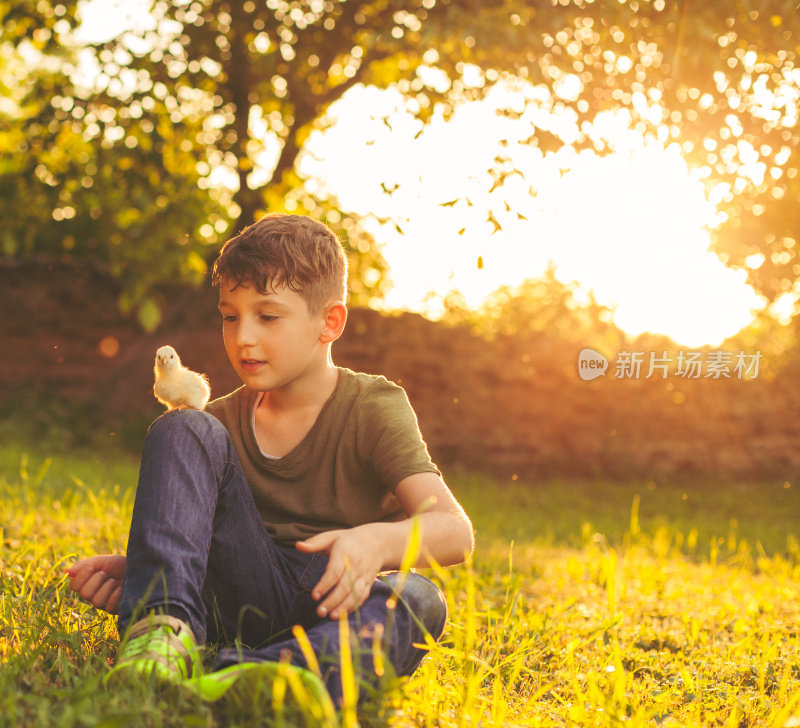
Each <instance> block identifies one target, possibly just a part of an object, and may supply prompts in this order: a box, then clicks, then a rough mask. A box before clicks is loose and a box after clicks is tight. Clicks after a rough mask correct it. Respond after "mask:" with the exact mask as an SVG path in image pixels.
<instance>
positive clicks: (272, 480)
mask: <svg viewBox="0 0 800 728" xmlns="http://www.w3.org/2000/svg"><path fill="white" fill-rule="evenodd" d="M338 372H339V379H338V382H337V384H336V388H335V390H334V392H333V394H332V395H331V396H330V397H329V399H328V401H327V402H326V403H325V404H324V406H323V407H322V410H321V411H320V413H319V416H318V417H317V420H316V422H315V423H314V425H313V426H312V427H311V430H309V432H308V434H307V435H306V436H305V438H304V439H303V440H302V441H301V442H300V444H299V445H297V447H295V448H294V449H293V450H292V451H291V452H289V453H288V454H287V455H285V456H284V457H280V458H274V457H269V456H268V454H267V455H265V454H264V453H263V452H262V451H261V448H260V447H259V445H258V442H257V441H256V436H255V430H254V421H255V418H254V414H255V406H256V404H257V403H258V402H259V400H260V398H261V395H262V393H261V392H258V391H255V390H251V389H247V388H246V387H240V388H239V389H237V390H236V391H234V392H231V393H230V394H228V395H226V396H225V397H221V398H220V399H216V400H214V401H213V402H211V403H209V404H208V406H207V407H206V411H207V412H209V413H210V414H212V415H214V416H215V417H216V418H217V419H218V420H220V422H222V424H223V425H225V427H226V428H227V430H228V432H229V433H230V435H231V439H232V440H233V446H234V448H235V450H236V454H237V455H238V456H239V460H240V462H241V464H242V469H243V470H244V476H245V478H246V479H247V482H248V484H249V485H250V490H251V491H252V492H253V497H254V499H255V502H256V506H257V507H258V510H259V512H260V514H261V517H262V519H263V520H264V524H265V525H266V527H267V530H268V531H269V533H270V534H271V535H272V537H273V538H274V539H275V540H276V541H277V542H279V543H287V544H292V543H294V542H295V541H299V540H302V539H305V538H308V537H309V536H313V535H314V534H316V533H320V532H322V531H329V530H332V529H335V528H351V527H353V526H358V525H361V524H363V523H372V522H375V521H392V520H398V519H400V518H403V517H405V514H404V513H403V512H402V510H401V509H400V504H399V502H398V501H397V498H396V497H395V496H394V489H395V487H396V486H397V484H398V483H399V482H400V481H401V480H403V479H404V478H407V477H408V476H410V475H414V474H416V473H423V472H433V473H438V472H439V471H438V470H437V468H436V466H435V465H434V464H433V462H432V461H431V458H430V455H429V454H428V449H427V447H426V445H425V442H424V440H423V439H422V436H421V434H420V431H419V426H418V425H417V418H416V415H415V414H414V410H413V409H412V408H411V404H410V403H409V401H408V397H407V396H406V393H405V391H404V390H403V389H402V388H401V387H399V386H398V385H396V384H393V383H392V382H390V381H388V380H387V379H385V378H384V377H381V376H374V375H371V374H360V373H356V372H353V371H351V370H349V369H344V368H342V367H339V368H338Z"/></svg>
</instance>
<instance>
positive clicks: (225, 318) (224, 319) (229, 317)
mask: <svg viewBox="0 0 800 728" xmlns="http://www.w3.org/2000/svg"><path fill="white" fill-rule="evenodd" d="M222 320H223V322H231V321H236V316H232V315H230V314H228V315H227V316H224V315H223V317H222Z"/></svg>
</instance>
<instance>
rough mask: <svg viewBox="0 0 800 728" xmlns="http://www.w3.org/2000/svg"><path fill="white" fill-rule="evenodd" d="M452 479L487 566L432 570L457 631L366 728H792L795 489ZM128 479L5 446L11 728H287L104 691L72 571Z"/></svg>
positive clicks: (102, 548) (796, 626)
mask: <svg viewBox="0 0 800 728" xmlns="http://www.w3.org/2000/svg"><path fill="white" fill-rule="evenodd" d="M448 481H449V482H450V484H451V486H452V488H453V490H454V491H455V492H456V494H457V495H458V497H459V499H460V500H461V501H462V503H463V504H464V506H465V508H466V509H467V511H468V513H470V515H471V516H472V518H473V522H474V525H475V528H476V533H477V548H476V551H475V555H474V558H473V559H472V561H471V562H470V563H468V564H465V565H463V566H459V567H454V568H451V569H448V570H446V571H441V572H438V571H437V572H435V573H432V574H431V575H432V577H433V578H435V579H436V580H438V581H439V583H441V584H442V585H443V587H444V589H445V592H446V595H447V599H448V603H449V608H450V623H449V626H448V628H447V631H446V633H445V637H444V639H443V641H442V642H441V643H440V644H439V645H437V646H435V647H434V648H433V649H432V654H431V655H430V657H429V658H427V659H426V660H425V661H424V662H423V665H422V667H421V668H420V669H419V670H418V671H417V673H416V674H415V675H414V676H413V677H412V678H411V679H410V680H407V681H406V682H404V683H402V684H400V685H398V686H394V687H392V688H390V689H388V690H387V692H386V693H385V695H384V696H383V699H382V701H380V703H378V704H372V705H369V706H368V707H366V708H364V709H362V710H360V711H359V712H358V715H357V720H358V721H359V722H360V723H361V724H362V725H396V726H405V725H415V726H427V725H431V726H439V725H441V726H478V725H483V726H495V725H496V726H513V725H519V726H535V725H542V726H550V725H592V726H594V725H597V726H606V725H623V724H624V725H626V726H637V725H647V726H652V725H663V726H694V725H696V726H708V725H720V726H750V725H753V726H754V725H764V726H774V727H775V728H789V727H790V726H800V546H798V540H797V539H798V516H800V483H786V482H763V483H715V482H691V481H688V480H685V481H682V482H667V481H665V482H653V481H645V482H629V483H610V482H586V481H580V482H561V481H548V482H541V483H523V482H519V481H518V482H514V483H511V482H508V483H499V482H496V481H493V480H491V479H489V478H487V477H482V476H481V477H479V476H475V475H471V474H465V473H459V472H451V473H448ZM135 482H136V463H135V461H134V460H133V459H131V458H130V456H126V455H125V454H123V453H116V452H108V453H106V454H104V455H103V456H102V457H97V456H92V455H87V454H80V453H71V454H59V455H53V456H52V458H50V457H48V456H47V454H46V453H42V452H39V451H37V449H36V448H35V447H26V448H22V447H20V446H14V445H10V444H6V445H3V446H2V447H0V546H1V549H2V550H0V577H1V578H2V581H1V582H0V583H1V584H2V587H1V588H0V656H2V661H3V669H2V671H0V725H9V726H104V727H109V728H110V727H112V726H129V725H130V726H149V725H152V726H187V725H190V726H232V725H241V726H251V725H262V724H267V725H270V724H272V723H275V721H274V719H273V711H272V710H271V708H270V706H263V705H261V706H259V705H255V706H253V707H252V709H251V710H250V711H249V713H242V712H241V710H239V711H237V712H233V711H231V709H230V708H229V707H226V706H225V705H207V704H204V703H202V702H200V701H199V700H198V699H196V698H194V697H193V696H191V695H188V694H185V693H184V692H183V691H181V690H179V689H175V688H169V689H166V688H163V689H155V688H154V686H152V685H147V684H139V685H131V686H130V687H126V688H125V689H121V688H119V687H115V688H114V689H110V688H107V687H105V686H104V684H103V683H102V680H101V678H102V675H103V674H105V672H107V670H108V665H109V664H110V663H111V662H112V661H113V658H114V655H115V651H116V639H117V635H116V627H115V624H114V621H113V619H112V618H110V617H108V616H106V615H104V614H102V613H98V612H97V611H96V610H94V609H93V608H92V607H90V606H88V605H86V604H83V603H81V602H80V601H79V600H77V599H76V598H75V597H74V596H73V595H72V594H71V593H68V592H67V590H66V588H65V583H66V582H65V577H64V575H63V569H64V566H65V565H67V564H69V563H71V561H72V560H74V559H75V558H77V557H80V556H84V555H88V554H92V553H97V552H107V551H121V550H123V549H124V544H125V539H126V536H127V526H128V521H129V517H130V510H131V506H132V500H133V489H134V486H135ZM355 717H356V716H354V715H353V714H352V713H349V714H343V715H342V720H343V722H344V723H345V724H351V725H352V724H353V722H354V718H355ZM291 724H292V723H290V722H289V723H286V725H291Z"/></svg>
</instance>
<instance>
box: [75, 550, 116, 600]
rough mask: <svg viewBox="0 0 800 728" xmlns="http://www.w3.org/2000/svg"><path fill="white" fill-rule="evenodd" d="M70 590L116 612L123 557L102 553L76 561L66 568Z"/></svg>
mask: <svg viewBox="0 0 800 728" xmlns="http://www.w3.org/2000/svg"><path fill="white" fill-rule="evenodd" d="M67 576H69V578H70V582H69V586H70V589H72V591H74V592H77V593H78V594H79V595H80V596H81V597H83V598H84V599H86V600H87V601H89V602H91V603H92V604H94V606H95V607H97V608H98V609H102V610H103V611H105V612H109V613H110V614H116V613H117V608H118V607H119V601H120V598H121V597H122V579H123V578H124V576H125V557H124V556H122V555H120V554H104V555H102V556H92V557H90V558H88V559H83V560H82V561H76V562H75V563H74V564H73V565H72V566H70V567H69V569H67Z"/></svg>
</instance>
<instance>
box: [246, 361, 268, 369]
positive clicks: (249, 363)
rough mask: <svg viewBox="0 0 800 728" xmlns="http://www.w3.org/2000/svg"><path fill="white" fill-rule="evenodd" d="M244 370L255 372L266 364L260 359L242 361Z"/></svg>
mask: <svg viewBox="0 0 800 728" xmlns="http://www.w3.org/2000/svg"><path fill="white" fill-rule="evenodd" d="M241 364H242V369H245V370H253V369H258V367H260V366H261V365H262V364H266V362H265V361H259V360H258V359H242V360H241Z"/></svg>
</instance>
